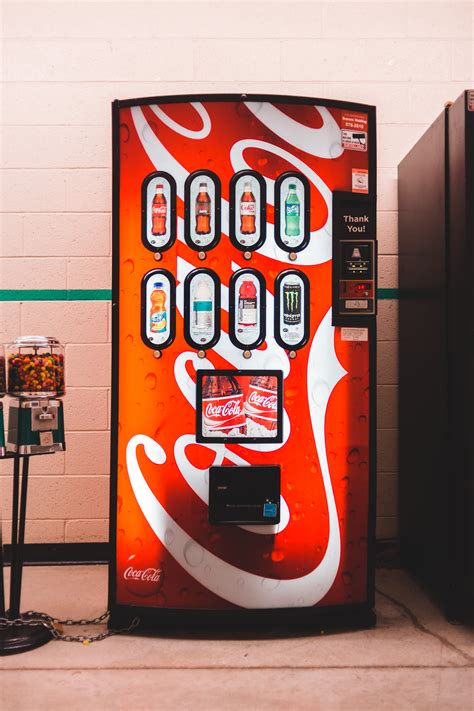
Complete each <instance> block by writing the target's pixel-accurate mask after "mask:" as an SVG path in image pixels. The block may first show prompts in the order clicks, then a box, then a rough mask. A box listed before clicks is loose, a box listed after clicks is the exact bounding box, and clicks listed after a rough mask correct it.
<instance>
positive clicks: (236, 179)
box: [229, 170, 267, 252]
mask: <svg viewBox="0 0 474 711" xmlns="http://www.w3.org/2000/svg"><path fill="white" fill-rule="evenodd" d="M266 214H267V186H266V183H265V180H264V178H263V176H261V175H259V173H256V172H255V171H254V170H241V171H239V172H238V173H236V174H235V175H234V176H232V179H231V181H230V186H229V237H230V240H231V242H232V244H233V245H234V247H237V249H240V250H242V251H244V252H245V251H253V250H255V249H258V248H259V247H261V246H262V244H263V243H264V242H265V237H266Z"/></svg>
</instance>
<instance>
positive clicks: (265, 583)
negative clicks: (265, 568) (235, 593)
mask: <svg viewBox="0 0 474 711" xmlns="http://www.w3.org/2000/svg"><path fill="white" fill-rule="evenodd" d="M279 585H280V581H279V580H276V579H275V578H262V582H261V586H262V588H263V589H264V590H268V591H270V590H276V588H277V587H278V586H279Z"/></svg>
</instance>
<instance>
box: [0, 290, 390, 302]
mask: <svg viewBox="0 0 474 711" xmlns="http://www.w3.org/2000/svg"><path fill="white" fill-rule="evenodd" d="M377 298H378V299H398V289H377ZM111 299H112V290H111V289H0V301H110V300H111Z"/></svg>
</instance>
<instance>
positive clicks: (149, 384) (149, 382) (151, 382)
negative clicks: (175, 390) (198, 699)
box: [145, 373, 157, 390]
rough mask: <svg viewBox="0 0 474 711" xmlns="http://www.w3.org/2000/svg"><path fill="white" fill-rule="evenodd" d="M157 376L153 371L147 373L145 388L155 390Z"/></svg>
mask: <svg viewBox="0 0 474 711" xmlns="http://www.w3.org/2000/svg"><path fill="white" fill-rule="evenodd" d="M156 384H157V378H156V375H155V374H154V373H147V374H146V376H145V390H155V388H156Z"/></svg>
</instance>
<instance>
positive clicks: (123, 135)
mask: <svg viewBox="0 0 474 711" xmlns="http://www.w3.org/2000/svg"><path fill="white" fill-rule="evenodd" d="M129 139H130V129H129V127H128V126H127V124H126V123H121V124H120V141H121V142H122V143H127V141H128V140H129Z"/></svg>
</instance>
